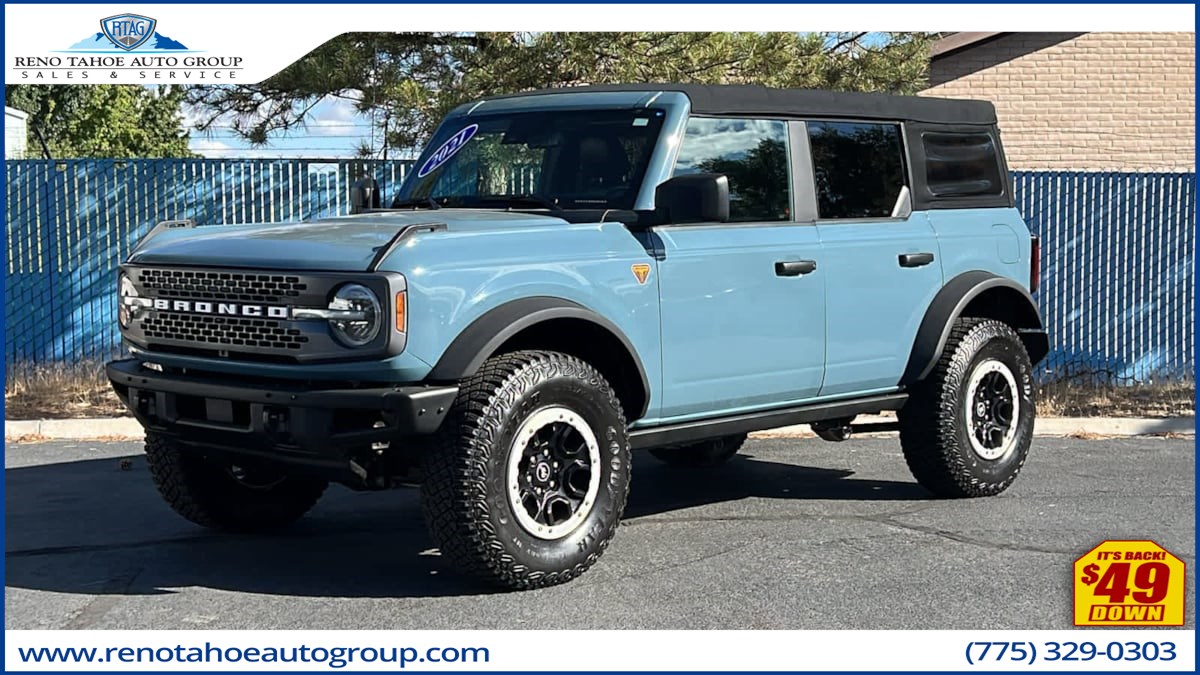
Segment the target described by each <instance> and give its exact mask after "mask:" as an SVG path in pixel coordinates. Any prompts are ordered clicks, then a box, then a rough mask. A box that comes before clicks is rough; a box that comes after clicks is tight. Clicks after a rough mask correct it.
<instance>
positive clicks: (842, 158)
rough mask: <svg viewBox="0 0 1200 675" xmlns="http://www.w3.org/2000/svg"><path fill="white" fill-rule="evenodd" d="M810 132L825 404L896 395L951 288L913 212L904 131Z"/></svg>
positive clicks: (922, 220) (924, 220)
mask: <svg viewBox="0 0 1200 675" xmlns="http://www.w3.org/2000/svg"><path fill="white" fill-rule="evenodd" d="M806 127H807V134H806V136H807V138H808V141H809V145H810V149H811V157H812V169H811V170H812V174H813V190H812V191H811V193H810V196H811V198H812V200H814V201H815V204H814V205H813V207H815V209H816V213H817V226H816V229H817V232H818V234H819V235H820V239H821V249H822V252H821V256H822V257H821V265H822V271H823V272H824V274H825V297H826V302H827V311H826V344H827V348H826V354H825V379H824V383H823V385H822V387H821V396H822V397H825V396H842V395H849V394H865V393H870V392H876V391H882V390H887V389H891V388H894V387H895V386H896V385H897V384H898V382H899V380H900V376H901V375H902V374H903V372H904V368H905V365H906V364H907V362H908V356H909V353H910V351H911V350H912V345H913V341H914V340H915V338H916V334H917V328H918V326H919V325H920V322H921V319H922V318H923V316H924V312H925V309H926V308H927V307H928V306H929V303H930V302H931V301H932V300H933V297H934V295H935V294H936V293H937V292H938V290H939V289H940V288H941V286H942V268H941V260H940V258H941V255H940V252H939V249H938V240H937V236H936V235H935V233H934V229H933V227H932V225H931V223H930V221H929V218H928V217H927V216H926V215H925V213H924V212H918V213H912V212H911V196H910V194H909V187H908V185H909V178H908V171H907V167H906V166H905V152H904V144H903V141H902V137H903V135H902V133H901V127H900V124H898V123H888V122H851V121H840V120H839V121H808V122H807V123H806ZM810 203H811V202H810Z"/></svg>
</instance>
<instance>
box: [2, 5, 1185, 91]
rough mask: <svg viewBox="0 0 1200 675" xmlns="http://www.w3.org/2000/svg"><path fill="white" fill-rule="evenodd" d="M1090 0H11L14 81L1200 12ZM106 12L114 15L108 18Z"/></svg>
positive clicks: (1092, 21)
mask: <svg viewBox="0 0 1200 675" xmlns="http://www.w3.org/2000/svg"><path fill="white" fill-rule="evenodd" d="M1083 7H1084V6H1083V5H1074V4H1060V5H1054V4H1037V5H1016V4H1013V5H949V4H947V5H941V4H933V5H904V4H880V5H865V4H864V5H853V6H847V5H807V4H798V5H789V4H746V5H743V4H737V5H721V4H694V5H690V4H660V5H642V4H636V5H632V4H619V5H586V4H526V5H505V4H443V5H438V4H420V5H410V4H370V5H349V4H347V5H336V4H325V5H318V4H313V5H309V4H300V5H232V4H229V5H212V4H206V5H192V4H173V5H154V4H133V5H128V4H120V5H103V4H101V5H58V4H55V5H6V6H5V9H4V13H5V22H4V23H5V26H4V39H5V52H6V59H7V63H6V65H5V67H6V73H5V82H7V83H9V84H89V83H91V84H96V83H125V84H165V83H171V82H174V83H186V84H230V83H235V84H236V83H252V82H258V81H261V80H263V79H266V78H267V77H270V76H271V75H273V74H275V73H277V72H279V71H280V70H282V69H283V68H285V67H286V66H288V65H289V64H291V63H294V62H295V61H296V60H297V59H299V58H300V57H302V56H304V55H305V54H307V53H308V52H310V51H312V50H313V49H315V48H316V47H318V46H319V45H321V44H322V43H324V42H327V41H328V40H330V39H332V38H333V37H335V36H337V35H339V34H341V33H345V32H350V31H381V30H386V31H482V30H493V31H494V30H499V31H615V30H664V31H700V30H715V31H742V30H747V31H753V30H760V31H761V30H769V31H831V30H841V31H871V30H876V31H884V30H887V31H949V30H972V29H974V30H987V31H998V30H999V31H1020V30H1033V31H1055V30H1071V31H1190V30H1192V27H1193V26H1194V23H1195V7H1194V6H1193V5H1152V4H1146V5H1143V4H1129V5H1088V6H1086V11H1081V10H1082V9H1083ZM122 17H124V18H122ZM106 19H111V20H112V21H110V22H109V23H107V24H105V23H103V22H104V21H105V20H106ZM35 28H36V30H35ZM143 36H144V37H145V38H146V39H145V40H142V39H141V38H142V37H143ZM118 43H121V45H123V46H121V45H119V44H118Z"/></svg>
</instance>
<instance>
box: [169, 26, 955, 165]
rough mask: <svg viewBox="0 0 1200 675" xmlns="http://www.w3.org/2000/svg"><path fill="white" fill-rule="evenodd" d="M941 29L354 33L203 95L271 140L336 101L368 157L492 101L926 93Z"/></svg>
mask: <svg viewBox="0 0 1200 675" xmlns="http://www.w3.org/2000/svg"><path fill="white" fill-rule="evenodd" d="M933 37H934V36H933V34H929V33H472V34H464V33H419V34H417V33H347V34H345V35H341V36H339V37H337V38H334V39H333V40H331V41H329V42H327V43H325V44H324V45H322V46H320V47H318V48H317V49H316V50H314V51H313V52H311V53H310V54H308V55H307V56H305V57H304V58H302V59H300V60H299V61H297V62H296V63H294V64H292V65H291V66H289V67H288V68H286V69H284V70H283V71H281V72H280V73H279V74H277V75H275V76H274V77H271V78H270V79H268V80H266V81H265V82H262V83H260V84H252V85H236V86H231V87H228V86H226V87H214V86H204V87H196V88H193V89H192V90H191V92H190V101H191V102H192V103H194V104H196V105H197V106H198V107H199V109H200V110H202V111H204V115H203V118H202V122H201V124H200V126H199V128H200V129H205V128H208V127H210V126H214V125H224V124H232V126H233V128H234V129H235V130H236V131H237V132H238V133H240V134H241V135H242V136H243V137H245V138H246V139H248V140H250V141H251V142H253V143H256V144H265V143H267V142H268V140H269V139H270V136H271V134H272V133H275V132H300V131H303V129H304V126H305V123H306V121H307V119H308V116H309V113H310V112H311V111H312V109H313V107H314V106H315V105H316V104H317V103H319V102H320V101H322V100H325V99H326V98H327V97H332V98H342V99H345V100H349V101H352V102H353V103H354V105H355V106H356V107H357V109H358V111H359V112H361V113H363V114H365V115H368V116H369V117H370V118H371V119H372V120H373V121H374V123H375V125H376V126H377V127H378V130H377V133H376V134H375V138H376V140H375V141H374V143H368V144H367V146H366V147H364V148H363V150H362V154H364V155H367V156H376V155H379V154H382V153H386V152H387V149H388V148H399V149H401V150H406V149H411V148H414V147H418V146H420V145H421V144H422V143H423V142H424V141H425V140H427V138H428V136H429V134H430V133H431V132H432V130H433V126H434V125H435V124H437V122H438V120H439V119H440V118H441V117H442V115H444V114H445V113H446V112H447V111H449V110H450V109H451V108H453V107H454V106H455V105H458V104H460V103H462V102H465V101H469V100H471V99H474V98H478V97H480V96H486V95H493V94H498V93H511V92H517V91H525V90H530V89H540V88H544V87H558V86H569V85H581V84H606V83H618V82H679V83H701V84H731V83H732V84H737V83H741V84H764V85H768V86H775V87H796V88H815V89H835V90H842V91H886V92H893V93H915V92H917V91H919V90H920V89H921V88H923V86H924V84H925V81H926V72H927V69H928V53H929V44H930V42H931V41H932V39H933Z"/></svg>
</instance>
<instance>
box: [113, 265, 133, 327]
mask: <svg viewBox="0 0 1200 675" xmlns="http://www.w3.org/2000/svg"><path fill="white" fill-rule="evenodd" d="M117 289H118V290H117V323H118V324H120V326H121V328H129V322H130V321H132V320H133V303H131V302H129V301H128V300H126V298H136V297H137V289H136V288H134V287H133V281H131V280H130V279H129V277H127V276H125V275H124V274H122V275H121V280H120V281H119V282H118V283H117Z"/></svg>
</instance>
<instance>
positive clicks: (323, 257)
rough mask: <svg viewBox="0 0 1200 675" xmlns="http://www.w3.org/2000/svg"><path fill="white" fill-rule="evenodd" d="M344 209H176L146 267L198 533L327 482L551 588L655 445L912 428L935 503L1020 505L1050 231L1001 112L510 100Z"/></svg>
mask: <svg viewBox="0 0 1200 675" xmlns="http://www.w3.org/2000/svg"><path fill="white" fill-rule="evenodd" d="M351 199H352V203H353V205H354V209H353V210H354V213H353V214H352V215H350V216H347V217H339V218H329V219H324V220H318V221H313V222H301V223H285V224H269V225H263V224H249V225H231V226H221V227H196V226H195V224H194V223H191V222H189V221H171V222H164V223H160V225H159V226H158V227H156V228H155V229H154V230H153V231H152V232H151V233H150V234H149V235H147V237H146V238H145V239H143V241H141V242H139V244H138V246H137V247H136V249H135V250H134V251H133V253H132V254H131V255H130V256H129V259H128V261H127V262H126V264H124V265H123V266H122V268H121V274H120V279H119V294H120V299H119V302H120V305H119V320H120V324H121V331H122V336H123V339H124V342H125V344H126V345H127V346H128V347H129V350H130V353H131V358H128V359H125V360H120V361H115V362H113V363H111V364H109V365H108V376H109V378H110V379H111V380H112V383H113V386H114V387H115V388H116V391H117V393H118V394H119V395H120V396H121V398H122V399H123V400H124V401H125V403H126V404H127V405H128V406H129V408H130V410H131V411H132V412H133V413H134V414H135V415H136V416H137V418H138V419H139V420H140V421H141V423H142V424H143V425H144V426H145V428H146V432H147V436H146V452H147V454H148V457H149V466H150V470H151V473H152V475H153V477H154V480H155V482H156V483H157V484H158V487H159V489H160V490H161V492H162V494H163V496H164V497H165V498H166V500H167V501H168V502H169V503H170V505H171V506H172V507H173V508H174V509H175V510H176V511H177V512H179V513H180V514H181V515H183V516H184V517H186V518H188V519H190V520H192V521H194V522H196V523H199V524H201V525H205V526H209V527H217V528H225V529H235V530H263V529H267V528H273V527H279V526H283V525H287V524H289V523H291V522H292V521H294V520H296V519H297V518H299V517H300V516H302V515H303V514H304V513H305V512H306V511H308V509H309V508H311V507H312V506H313V504H314V503H315V502H316V501H317V499H318V498H319V497H320V496H321V494H322V492H323V491H324V489H325V487H326V485H327V483H328V482H329V481H336V482H339V483H342V484H344V485H347V486H349V487H351V488H354V489H362V490H373V489H385V488H391V487H394V486H399V485H404V484H420V485H421V486H422V503H423V508H424V512H425V517H426V520H427V522H428V525H429V528H430V531H431V533H432V536H433V538H434V539H435V541H436V543H437V545H438V546H439V547H440V548H441V550H442V553H443V555H444V557H445V558H446V559H447V560H448V561H450V562H451V563H453V564H454V565H456V566H457V567H459V568H461V569H463V570H465V571H467V572H469V573H473V574H475V575H478V576H481V577H483V578H485V579H488V580H490V581H492V582H495V583H498V584H501V585H504V586H508V587H513V588H531V587H538V586H546V585H550V584H555V583H560V582H563V581H567V580H569V579H571V578H573V577H575V576H577V575H579V574H581V573H582V572H583V571H585V570H586V569H587V568H588V567H589V566H591V565H592V564H593V563H594V562H595V561H596V559H597V558H598V557H599V555H600V554H601V553H602V552H603V551H604V549H605V547H606V546H607V545H608V543H609V541H610V540H611V539H612V537H613V534H614V532H615V531H616V529H617V525H618V522H619V521H620V518H621V512H622V509H623V508H624V506H625V499H626V494H627V492H628V489H629V480H630V466H631V461H630V460H631V457H630V453H631V451H632V450H633V449H637V448H646V449H649V450H650V452H651V453H652V454H653V455H654V456H655V457H657V458H658V459H660V460H662V461H664V462H666V463H668V464H671V465H676V466H679V467H681V469H680V470H681V471H686V470H699V471H703V470H708V471H714V470H719V469H715V468H711V467H715V466H717V465H719V464H721V463H722V462H724V461H726V460H728V459H730V458H731V457H732V456H733V455H734V454H735V453H736V452H737V451H738V448H739V446H740V445H741V444H742V443H743V442H744V441H745V439H746V434H747V433H748V432H751V431H755V430H759V429H766V428H771V427H778V426H782V425H789V424H799V423H807V424H811V425H812V426H813V428H814V430H816V432H817V433H818V434H819V435H820V436H821V437H822V438H825V439H827V440H842V439H845V438H846V437H847V436H848V435H849V434H850V433H851V432H852V431H854V430H858V429H861V428H863V427H864V426H866V427H868V428H870V429H871V430H881V429H886V428H891V429H898V430H899V431H900V442H901V446H902V448H903V451H904V455H905V457H906V459H907V460H908V465H909V467H910V468H911V470H912V473H913V475H914V476H915V477H916V479H917V481H918V482H920V483H921V484H922V485H924V486H925V487H926V488H928V489H929V490H930V491H931V492H932V493H933V494H935V495H937V496H943V497H973V496H983V495H994V494H997V493H999V492H1001V491H1003V490H1004V489H1005V488H1007V487H1008V486H1009V485H1010V484H1011V483H1012V481H1013V480H1014V479H1015V478H1016V476H1017V473H1018V472H1019V471H1020V469H1021V466H1022V464H1023V463H1024V462H1025V457H1026V455H1027V453H1028V450H1029V445H1030V439H1031V437H1032V433H1033V423H1034V399H1033V386H1032V383H1031V370H1032V368H1033V365H1034V364H1035V363H1037V362H1038V361H1039V360H1040V359H1042V358H1043V357H1044V356H1045V354H1046V352H1047V349H1048V344H1047V336H1046V332H1045V330H1044V328H1043V326H1042V322H1041V320H1040V318H1039V315H1038V310H1037V307H1036V306H1035V304H1034V302H1033V300H1032V299H1031V296H1030V293H1031V291H1032V290H1033V285H1034V283H1035V280H1036V278H1037V268H1038V243H1037V240H1036V239H1035V238H1033V237H1031V236H1030V234H1029V230H1028V229H1027V228H1026V226H1025V223H1024V222H1023V221H1022V219H1021V216H1020V214H1018V213H1017V211H1016V209H1015V208H1013V197H1012V184H1011V182H1010V179H1009V173H1008V170H1007V167H1006V165H1005V161H1004V154H1003V151H1002V149H1001V145H1000V137H999V134H998V131H997V128H996V118H995V112H994V110H993V108H992V106H991V104H989V103H986V102H982V101H960V100H944V99H934V98H908V97H896V96H886V95H877V94H849V93H832V92H822V91H792V90H773V89H764V88H760V87H733V86H729V87H702V86H675V85H659V84H655V85H629V86H604V87H582V88H575V89H566V90H547V91H537V92H531V93H524V94H519V95H515V96H502V97H496V98H488V99H484V100H481V101H476V102H473V103H470V104H467V105H463V106H461V107H459V108H457V109H455V110H454V111H453V112H451V113H450V114H449V115H448V116H447V117H446V119H445V121H443V122H442V124H441V126H440V127H439V128H438V130H437V132H436V133H435V134H434V136H433V140H432V141H431V142H430V144H429V147H428V148H427V149H426V150H425V152H424V153H422V155H421V157H420V158H419V159H418V160H417V163H416V164H415V166H414V169H413V170H412V172H411V174H410V175H409V176H408V178H407V179H406V180H405V182H404V184H403V185H402V186H401V187H400V189H399V192H398V194H397V195H395V198H394V200H393V201H391V202H390V203H387V204H384V203H381V199H380V195H379V190H378V189H377V187H376V186H375V184H374V183H373V182H372V181H370V180H364V181H360V183H359V184H357V185H356V186H355V188H354V190H353V191H352V194H351ZM889 410H894V411H897V421H896V422H895V423H894V424H883V425H880V424H875V425H855V424H854V423H853V422H854V419H855V416H857V415H860V414H865V413H878V412H881V411H889ZM703 467H709V468H707V469H705V468H703Z"/></svg>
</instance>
